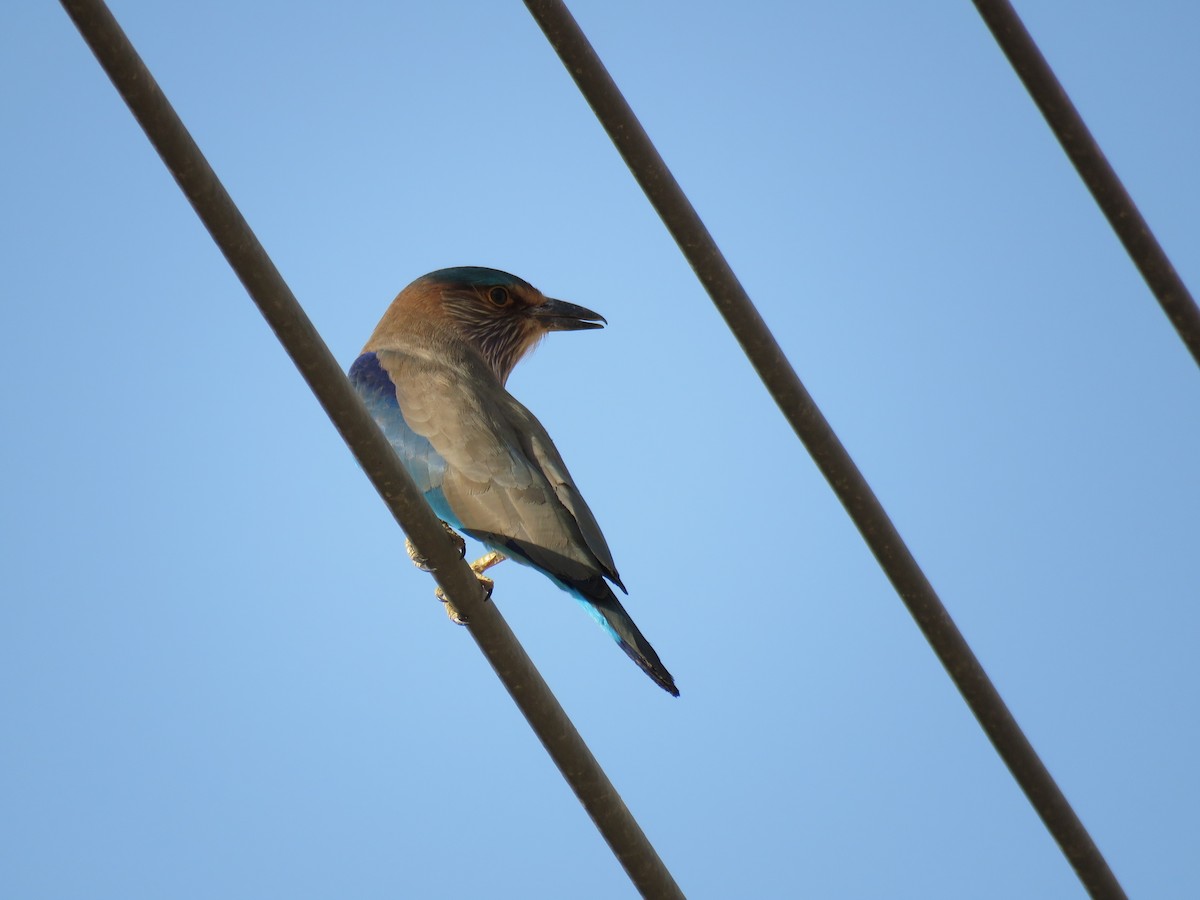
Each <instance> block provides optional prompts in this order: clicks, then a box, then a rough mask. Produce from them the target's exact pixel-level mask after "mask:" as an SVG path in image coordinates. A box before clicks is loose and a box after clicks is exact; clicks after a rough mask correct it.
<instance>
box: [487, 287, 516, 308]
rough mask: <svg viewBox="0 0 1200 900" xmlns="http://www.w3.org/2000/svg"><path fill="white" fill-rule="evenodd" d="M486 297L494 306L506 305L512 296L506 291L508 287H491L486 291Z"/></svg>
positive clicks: (510, 301)
mask: <svg viewBox="0 0 1200 900" xmlns="http://www.w3.org/2000/svg"><path fill="white" fill-rule="evenodd" d="M488 299H489V300H491V301H492V303H494V304H495V305H496V306H508V304H510V303H512V296H511V295H510V294H509V293H508V288H502V287H494V288H492V289H491V290H490V291H488Z"/></svg>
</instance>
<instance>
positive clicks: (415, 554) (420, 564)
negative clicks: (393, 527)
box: [404, 522, 467, 572]
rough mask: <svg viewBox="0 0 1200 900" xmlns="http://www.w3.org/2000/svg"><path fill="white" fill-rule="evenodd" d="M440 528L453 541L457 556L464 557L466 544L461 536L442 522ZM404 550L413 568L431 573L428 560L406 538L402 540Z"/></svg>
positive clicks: (431, 569)
mask: <svg viewBox="0 0 1200 900" xmlns="http://www.w3.org/2000/svg"><path fill="white" fill-rule="evenodd" d="M442 527H443V528H445V529H446V534H448V535H450V540H452V541H454V546H455V547H457V548H458V555H459V556H462V557H466V555H467V542H466V541H465V540H463V536H462V535H461V534H459V533H458V532H457V531H455V530H454V529H453V528H451V527H450V526H449V525H447V524H446V523H445V522H442ZM404 549H405V550H407V551H408V558H409V559H411V560H412V561H413V565H414V566H416V567H417V568H418V569H420V570H421V571H422V572H432V571H433V566H431V565H429V560H428V559H426V558H425V557H424V556H422V555H421V551H420V550H418V549H417V548H416V546H415V545H414V544H413V542H412V541H410V540H409V539H408V538H405V539H404Z"/></svg>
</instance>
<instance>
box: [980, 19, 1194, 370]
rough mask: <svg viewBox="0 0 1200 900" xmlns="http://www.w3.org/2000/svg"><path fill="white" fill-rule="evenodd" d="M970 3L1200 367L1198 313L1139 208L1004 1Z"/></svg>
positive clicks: (1029, 36)
mask: <svg viewBox="0 0 1200 900" xmlns="http://www.w3.org/2000/svg"><path fill="white" fill-rule="evenodd" d="M973 2H974V3H975V8H976V9H977V10H979V15H980V16H982V17H983V21H984V22H986V23H987V27H988V28H990V29H991V32H992V36H993V37H995V38H996V43H997V44H999V45H1000V49H1001V50H1003V51H1004V55H1005V56H1007V57H1008V61H1009V62H1010V63H1011V64H1012V67H1013V69H1014V70H1015V71H1016V73H1017V77H1019V78H1020V79H1021V81H1022V82H1023V83H1024V85H1025V89H1026V90H1027V91H1029V96H1031V97H1032V98H1033V102H1034V103H1036V104H1037V108H1038V109H1040V110H1041V111H1042V115H1043V116H1044V117H1045V119H1046V124H1048V125H1049V126H1050V130H1051V131H1053V132H1054V136H1055V137H1056V138H1058V142H1059V143H1060V144H1062V148H1063V151H1064V152H1065V153H1066V154H1067V157H1068V158H1069V159H1070V160H1071V162H1072V164H1074V166H1075V170H1076V171H1077V172H1078V173H1079V177H1080V178H1082V179H1083V183H1084V184H1086V185H1087V188H1088V190H1089V191H1091V192H1092V196H1093V197H1094V198H1095V200H1096V203H1097V204H1098V205H1099V207H1100V209H1101V211H1102V212H1103V213H1104V215H1105V217H1107V219H1108V224H1109V225H1111V226H1112V229H1113V231H1115V232H1116V233H1117V237H1118V238H1120V240H1121V243H1122V244H1124V245H1125V251H1126V252H1127V253H1128V254H1129V258H1130V259H1132V260H1133V263H1134V265H1135V266H1137V267H1138V271H1139V272H1141V273H1142V278H1144V279H1145V280H1146V284H1147V285H1148V286H1149V288H1150V291H1151V293H1153V294H1154V296H1155V297H1156V298H1158V303H1159V305H1160V306H1161V307H1162V309H1163V312H1165V313H1166V314H1167V318H1168V319H1170V320H1171V324H1172V325H1174V326H1175V330H1176V331H1177V332H1178V333H1179V337H1180V338H1181V339H1182V340H1183V343H1184V345H1185V346H1186V347H1187V348H1188V350H1190V351H1191V354H1192V356H1193V358H1195V360H1196V362H1197V363H1200V307H1197V306H1196V300H1195V299H1194V298H1193V297H1192V295H1191V293H1190V292H1189V291H1188V289H1187V285H1185V284H1184V283H1183V279H1182V278H1180V277H1179V273H1178V272H1176V271H1175V267H1174V266H1173V265H1171V260H1170V259H1169V258H1168V257H1167V254H1166V253H1165V252H1164V251H1163V248H1162V245H1160V244H1159V243H1158V239H1157V238H1155V237H1154V232H1152V231H1151V230H1150V226H1149V225H1148V224H1146V220H1145V219H1144V218H1142V214H1141V212H1140V211H1139V210H1138V208H1137V204H1135V203H1134V202H1133V198H1132V197H1130V196H1129V192H1128V191H1127V190H1125V185H1124V184H1122V183H1121V179H1120V178H1118V177H1117V173H1116V171H1115V170H1114V169H1113V167H1112V165H1111V164H1110V163H1109V161H1108V159H1107V157H1105V155H1104V151H1102V150H1101V149H1100V145H1099V144H1098V143H1096V139H1095V138H1094V137H1092V133H1091V131H1089V130H1088V127H1087V125H1086V124H1084V121H1083V117H1082V116H1080V115H1079V111H1078V110H1077V109H1075V104H1073V103H1072V102H1071V98H1070V97H1068V96H1067V92H1066V91H1065V90H1064V89H1063V86H1062V84H1061V83H1059V80H1058V78H1057V77H1055V75H1054V70H1053V69H1051V68H1050V64H1049V63H1047V62H1046V58H1045V57H1044V56H1042V51H1041V50H1039V49H1038V46H1037V44H1036V43H1034V40H1033V37H1032V36H1031V35H1030V34H1029V31H1028V30H1027V29H1026V28H1025V24H1024V23H1023V22H1022V21H1021V17H1020V16H1018V15H1017V12H1016V10H1015V9H1013V7H1012V4H1011V3H1009V2H1008V0H973Z"/></svg>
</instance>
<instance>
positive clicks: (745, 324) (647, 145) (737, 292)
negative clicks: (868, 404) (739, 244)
mask: <svg viewBox="0 0 1200 900" xmlns="http://www.w3.org/2000/svg"><path fill="white" fill-rule="evenodd" d="M524 2H525V5H526V7H527V8H528V9H529V11H530V13H531V14H532V16H533V18H534V20H535V21H536V22H537V23H538V25H539V26H540V27H541V29H542V31H543V32H544V33H545V35H546V38H547V40H548V41H549V42H550V45H551V46H552V47H553V48H554V51H555V52H556V53H557V54H558V56H559V58H560V59H561V60H562V63H563V65H564V66H565V67H566V69H567V71H568V73H570V75H571V77H572V78H573V79H574V81H575V83H576V85H577V86H578V87H579V90H580V92H581V93H582V94H583V96H584V98H585V99H586V100H587V102H588V104H589V105H590V106H591V108H592V110H593V112H594V113H595V114H596V117H597V119H599V121H600V123H601V125H602V126H603V127H604V129H605V131H606V132H608V135H609V137H610V138H611V139H612V142H613V144H614V145H615V146H616V148H617V151H618V152H619V153H620V154H621V156H622V158H623V159H624V160H625V163H626V165H627V166H628V167H629V170H630V172H631V173H632V174H633V177H634V179H635V180H636V181H637V182H638V184H639V185H640V186H641V188H642V190H643V191H644V192H645V194H646V196H647V198H648V199H649V200H650V203H651V204H652V205H653V206H654V208H655V210H656V211H657V212H658V214H659V216H660V218H661V219H662V220H663V224H664V225H665V226H666V227H667V230H668V231H669V232H670V233H671V236H672V237H673V238H674V239H675V242H676V243H677V244H678V245H679V248H680V250H681V251H682V252H683V255H684V257H685V258H686V259H687V261H688V263H689V264H690V265H691V267H692V269H693V270H694V271H695V273H696V276H697V278H699V280H700V283H701V284H702V285H703V286H704V288H705V290H706V291H707V292H708V294H709V297H710V298H711V299H712V302H713V304H714V305H715V306H716V308H717V310H718V311H719V312H720V313H721V315H722V316H723V317H724V318H725V321H726V323H727V325H728V326H729V329H730V331H731V332H732V333H733V335H734V337H735V338H736V339H737V341H738V343H739V344H740V345H741V346H742V349H743V350H744V351H745V353H746V356H747V358H748V359H749V360H750V362H751V364H752V365H753V367H754V369H755V371H756V372H757V373H758V375H759V377H760V378H761V379H762V381H763V384H764V385H765V386H766V388H767V390H768V392H770V394H771V396H772V398H773V399H774V400H775V402H776V404H777V405H778V406H779V409H780V411H781V412H782V413H783V415H784V417H785V418H786V419H787V421H788V422H789V423H790V424H791V426H792V428H793V430H794V431H795V432H796V435H797V436H798V437H799V438H800V440H801V442H802V443H803V444H804V446H805V447H806V448H807V449H808V451H809V453H810V454H811V455H812V458H813V460H814V461H815V462H816V464H817V467H818V468H819V469H820V471H821V473H822V474H823V475H824V476H825V478H826V480H827V481H828V482H829V484H830V486H831V487H832V488H833V491H834V493H835V494H836V495H837V497H838V499H839V500H840V501H841V502H842V505H843V506H844V507H845V508H846V511H847V513H849V515H850V518H851V519H852V520H853V522H854V524H855V526H856V527H857V528H858V530H859V532H860V533H861V534H862V536H863V539H864V541H866V543H867V546H868V547H869V548H870V549H871V552H872V553H873V554H874V555H875V558H876V559H877V560H878V562H879V565H880V567H881V568H882V569H883V571H884V573H885V574H886V575H887V577H888V579H889V580H890V581H891V582H892V585H893V586H894V587H895V589H896V592H897V593H898V594H899V595H900V599H901V600H902V601H903V603H904V605H905V606H906V607H907V608H908V611H909V612H910V613H911V614H912V617H913V619H914V620H915V621H916V623H917V626H918V627H919V628H920V630H921V633H922V634H923V635H924V636H925V638H926V640H927V641H928V642H929V644H930V646H931V647H932V648H933V651H934V653H935V654H936V655H937V657H938V659H939V660H940V661H941V663H942V665H943V666H944V667H945V669H946V671H947V673H948V674H949V676H950V678H951V680H952V681H953V682H954V684H955V686H956V687H957V688H958V690H959V692H960V693H961V694H962V696H963V698H964V699H965V700H966V702H967V705H968V706H969V707H970V709H971V712H972V713H974V715H975V717H976V719H977V720H978V721H979V724H980V726H981V727H982V728H983V730H984V732H985V734H986V735H987V736H988V739H989V740H990V741H991V742H992V745H993V746H994V747H995V748H996V751H997V753H998V754H999V755H1000V757H1001V759H1003V760H1004V763H1005V764H1006V765H1007V766H1008V768H1009V771H1011V772H1012V774H1013V777H1014V778H1015V779H1016V781H1017V783H1018V784H1019V785H1020V787H1021V789H1022V790H1023V791H1024V792H1025V795H1026V797H1027V798H1028V799H1029V802H1030V804H1032V806H1033V808H1034V809H1035V810H1036V811H1037V813H1038V815H1039V816H1040V817H1041V819H1042V822H1043V823H1044V824H1045V826H1046V828H1047V830H1048V831H1049V832H1050V834H1051V835H1052V836H1053V838H1054V840H1055V841H1056V842H1057V843H1058V845H1059V847H1060V848H1061V850H1062V852H1063V854H1064V855H1065V857H1066V859H1067V860H1068V862H1069V863H1070V865H1071V866H1072V867H1073V868H1074V870H1075V872H1076V874H1077V875H1078V877H1079V879H1080V881H1082V883H1083V885H1084V887H1085V888H1086V889H1087V890H1088V892H1089V893H1090V894H1091V895H1092V896H1093V897H1096V898H1123V897H1124V896H1125V893H1124V891H1123V890H1122V888H1121V886H1120V884H1119V883H1118V882H1117V880H1116V877H1115V876H1114V875H1113V873H1112V870H1111V869H1110V868H1109V865H1108V863H1107V861H1106V860H1105V859H1104V857H1103V855H1102V854H1101V853H1100V850H1099V849H1098V847H1097V846H1096V843H1095V841H1093V840H1092V837H1091V835H1090V834H1089V833H1088V831H1087V829H1086V828H1085V827H1084V825H1083V823H1082V821H1081V820H1080V819H1079V816H1078V815H1077V814H1076V813H1075V810H1074V809H1073V808H1072V807H1071V804H1070V803H1069V802H1068V801H1067V798H1066V796H1065V795H1064V794H1063V792H1062V790H1061V789H1060V788H1059V786H1058V785H1057V783H1056V782H1055V781H1054V779H1053V777H1052V776H1051V775H1050V772H1049V771H1048V770H1047V768H1046V766H1045V765H1044V764H1043V762H1042V760H1041V759H1040V757H1039V756H1038V754H1037V752H1036V751H1035V750H1034V748H1033V745H1032V744H1031V743H1030V742H1029V739H1028V738H1027V737H1026V736H1025V734H1024V732H1023V731H1022V730H1021V728H1020V726H1019V725H1018V724H1017V721H1016V719H1015V718H1014V717H1013V715H1012V713H1011V712H1010V711H1009V709H1008V707H1007V705H1006V704H1005V703H1004V700H1003V699H1002V698H1001V697H1000V694H999V692H998V691H997V690H996V688H995V686H994V685H993V684H992V681H991V679H990V678H989V677H988V675H987V673H986V672H985V671H984V669H983V666H982V665H981V664H980V662H979V660H978V659H977V658H976V656H975V654H974V652H973V651H972V650H971V648H970V646H969V645H968V644H967V642H966V640H965V639H964V638H963V636H962V634H961V633H960V632H959V630H958V627H957V626H956V625H955V624H954V621H953V620H952V619H951V617H950V614H949V612H948V611H947V610H946V607H945V605H944V604H943V603H942V601H941V599H940V598H939V597H938V595H937V593H936V591H935V590H934V588H933V586H932V584H931V583H930V582H929V579H928V578H927V577H926V576H925V573H924V572H923V571H922V570H921V567H920V566H919V565H918V563H917V561H916V559H915V558H914V557H913V555H912V553H911V552H910V551H909V549H908V547H907V546H906V545H905V543H904V541H903V539H902V538H901V537H900V534H899V532H898V531H897V530H896V528H895V526H894V525H893V524H892V521H891V519H890V518H889V517H888V515H887V513H886V512H885V511H884V509H883V506H882V504H880V502H879V500H878V498H877V497H876V496H875V494H874V492H873V491H872V490H871V488H870V486H869V485H868V484H867V481H866V479H865V478H864V477H863V474H862V472H861V471H859V469H858V467H857V466H856V465H855V463H854V461H853V459H852V458H851V457H850V454H849V453H848V452H847V451H846V448H845V447H844V446H843V445H842V443H841V441H840V440H839V439H838V437H837V435H836V434H835V433H834V431H833V429H832V427H831V426H830V425H829V422H828V421H827V420H826V419H825V417H824V415H823V414H822V413H821V411H820V409H819V408H818V407H817V405H816V403H815V402H814V400H813V398H812V397H811V395H810V394H809V393H808V391H807V389H806V388H805V387H804V385H803V384H802V383H801V381H800V378H799V376H797V374H796V372H795V370H794V369H793V368H792V365H791V363H789V362H788V360H787V357H786V356H785V355H784V353H783V351H782V349H781V348H780V346H779V344H778V342H777V341H776V340H775V337H774V335H773V334H772V333H771V331H770V329H769V328H768V327H767V325H766V323H765V322H764V321H763V318H762V316H761V315H760V314H759V312H758V310H757V309H756V308H755V307H754V304H753V303H752V302H751V300H750V297H749V296H748V295H747V293H746V291H745V289H744V288H743V287H742V285H741V283H740V282H739V281H738V278H737V276H736V275H735V274H734V272H733V270H732V268H731V267H730V266H729V264H728V262H726V260H725V257H724V255H723V254H722V253H721V251H720V248H718V247H717V244H716V242H715V241H714V240H713V238H712V236H711V235H710V234H709V232H708V229H707V228H706V227H705V225H704V223H703V222H702V221H701V219H700V217H699V215H698V214H697V213H696V210H695V209H694V208H693V206H692V205H691V202H690V201H689V200H688V199H687V196H686V195H685V194H684V192H683V190H682V188H680V186H679V184H678V182H677V181H676V180H675V177H674V176H673V175H672V174H671V171H670V169H669V168H668V167H667V165H666V163H665V162H664V161H663V159H662V157H661V156H660V155H659V153H658V151H657V149H656V148H655V147H654V144H653V142H651V140H650V138H649V136H648V135H647V134H646V131H645V129H644V128H643V127H642V125H641V123H640V122H639V121H638V119H637V116H636V115H635V114H634V112H633V110H632V108H631V107H630V106H629V104H628V102H627V101H626V100H625V98H624V96H623V95H622V94H621V91H620V89H619V88H618V87H617V85H616V83H615V82H614V81H613V79H612V77H611V75H609V73H608V71H607V69H606V68H605V67H604V64H603V62H602V61H601V60H600V58H599V56H598V55H597V54H596V51H595V50H594V49H593V48H592V46H591V44H590V42H589V41H588V39H587V37H586V35H585V34H584V33H583V31H582V30H581V29H580V27H579V25H578V23H576V21H575V19H574V18H573V17H572V15H571V13H570V12H569V11H568V10H567V8H566V6H565V5H564V4H563V3H562V2H560V0H524Z"/></svg>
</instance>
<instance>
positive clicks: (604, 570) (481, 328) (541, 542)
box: [350, 266, 679, 697]
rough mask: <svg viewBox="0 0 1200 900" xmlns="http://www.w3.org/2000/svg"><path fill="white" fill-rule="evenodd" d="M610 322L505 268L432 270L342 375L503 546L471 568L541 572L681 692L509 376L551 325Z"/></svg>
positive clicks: (454, 519)
mask: <svg viewBox="0 0 1200 900" xmlns="http://www.w3.org/2000/svg"><path fill="white" fill-rule="evenodd" d="M604 323H605V320H604V317H603V316H601V315H600V314H598V313H594V312H592V311H591V310H590V309H585V308H584V307H582V306H576V305H575V304H573V303H567V302H565V301H562V300H554V299H552V298H550V297H547V296H545V295H544V294H543V293H542V292H541V291H539V290H538V289H537V288H535V287H534V286H533V285H531V284H529V283H528V282H527V281H524V280H522V279H520V278H518V277H516V276H515V275H510V274H508V273H507V272H500V271H498V270H496V269H486V268H479V267H475V266H461V267H458V268H452V269H439V270H438V271H436V272H431V273H430V274H428V275H425V276H423V277H421V278H418V279H417V280H416V281H414V282H413V283H412V284H410V285H409V286H408V287H406V288H405V289H404V290H403V291H401V292H400V294H399V296H397V297H396V299H395V300H394V301H392V304H391V306H389V307H388V309H387V312H385V313H384V315H383V318H382V319H381V320H380V322H379V324H378V325H377V326H376V328H375V332H374V333H373V334H372V335H371V338H370V340H368V341H367V343H366V346H364V347H363V350H362V355H361V356H359V357H358V359H357V360H355V362H354V365H353V366H351V368H350V380H351V382H352V383H353V384H354V387H355V389H356V390H357V391H358V393H359V395H360V396H361V397H362V399H363V402H364V403H365V404H366V406H367V409H368V410H369V411H370V413H371V415H372V417H374V419H375V421H376V422H377V423H378V424H379V427H380V428H381V429H382V430H383V433H384V434H385V435H386V436H387V438H388V440H389V441H390V442H391V444H392V446H393V447H394V448H395V450H396V453H397V454H398V455H399V457H400V459H401V461H402V462H403V463H404V466H405V468H406V469H407V470H408V472H409V474H410V475H412V477H413V480H414V481H415V482H416V483H417V486H418V488H420V489H421V490H422V491H423V492H424V494H425V499H426V500H427V501H428V502H429V505H430V506H431V507H433V510H434V512H436V513H437V514H438V516H440V517H441V519H442V520H443V521H444V522H445V523H447V525H448V526H450V527H452V528H455V529H458V530H459V531H461V532H463V533H465V534H468V535H470V536H471V537H473V538H476V539H477V540H479V541H480V542H481V543H482V544H484V545H485V546H487V547H489V548H490V549H491V550H493V551H497V552H496V553H495V554H492V555H491V559H490V560H488V558H486V557H485V560H487V561H486V562H485V560H481V561H480V563H478V564H476V566H475V569H476V572H477V573H478V572H480V571H481V569H482V568H485V567H487V565H490V564H493V563H494V562H495V561H497V560H499V559H503V558H504V556H507V557H510V558H512V559H514V560H516V561H517V562H520V563H523V564H525V565H528V566H532V567H533V568H535V569H537V570H538V571H540V572H542V573H543V574H544V575H546V576H547V577H548V578H549V579H550V580H551V581H553V582H554V583H555V584H557V585H558V586H559V587H560V588H562V589H563V590H565V591H567V592H568V593H570V594H571V595H573V596H574V597H575V598H576V599H577V600H578V601H579V602H580V603H581V604H582V605H583V607H584V608H585V609H586V610H587V611H588V612H589V613H590V614H591V616H592V618H594V619H595V620H596V621H597V622H598V623H600V625H601V627H602V628H604V630H605V631H607V632H608V633H609V634H610V635H611V636H612V637H613V639H614V640H616V642H617V643H618V644H619V645H620V647H621V649H622V650H624V651H625V652H626V653H627V654H628V655H629V657H630V658H631V659H632V660H633V661H634V662H635V663H637V664H638V666H640V667H641V669H642V671H644V672H645V673H646V674H647V675H649V676H650V677H651V678H652V679H653V680H654V682H655V683H656V684H658V685H659V687H661V688H662V689H663V690H665V691H667V692H668V693H670V694H672V695H674V696H676V697H677V696H679V690H678V689H677V688H676V687H675V680H674V679H673V678H672V677H671V673H670V672H668V671H667V670H666V667H664V666H663V664H662V661H661V660H659V658H658V654H657V653H655V652H654V648H653V647H651V646H650V642H649V641H647V640H646V638H645V637H643V636H642V633H641V632H640V631H639V630H638V627H637V626H636V625H635V624H634V623H633V619H631V618H630V617H629V613H627V612H626V611H625V608H624V607H623V606H621V603H620V602H619V601H618V600H617V596H616V594H614V593H613V590H612V588H611V587H610V586H609V582H611V583H612V584H614V585H616V586H617V587H619V588H620V589H621V590H622V592H624V593H628V591H626V590H625V586H624V585H623V584H622V583H621V577H620V576H619V575H618V574H617V568H616V565H615V564H614V563H613V559H612V553H611V552H610V551H609V549H608V544H607V543H606V542H605V540H604V535H603V534H602V533H601V532H600V526H599V525H598V524H597V523H596V519H595V517H594V516H593V515H592V511H591V510H590V509H588V505H587V503H585V502H584V500H583V497H582V496H581V495H580V493H579V490H578V488H576V487H575V482H574V480H573V479H572V478H571V473H570V472H568V471H567V467H566V464H565V463H564V462H563V460H562V457H561V456H560V455H559V453H558V450H557V449H555V447H554V443H553V441H551V440H550V436H549V435H548V434H547V433H546V429H545V428H543V427H542V424H541V423H540V422H539V421H538V420H537V419H536V418H534V416H533V413H531V412H530V411H529V410H528V409H526V408H525V407H524V406H522V405H521V404H520V403H519V402H517V400H516V399H515V398H514V397H513V396H512V395H511V394H510V393H508V391H507V390H506V389H505V383H506V382H507V381H508V376H509V374H510V373H511V372H512V370H513V367H514V366H516V364H517V363H518V362H519V361H520V360H521V358H522V357H523V356H525V355H526V354H527V353H529V351H530V350H532V349H533V348H534V347H535V346H536V345H537V343H538V342H539V341H540V340H541V339H542V338H543V337H545V336H546V335H547V334H548V333H549V332H551V331H582V330H585V329H591V328H602V327H604ZM500 554H503V555H504V556H501V555H500ZM418 564H419V562H418ZM481 580H483V579H481Z"/></svg>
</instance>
